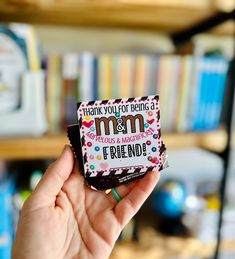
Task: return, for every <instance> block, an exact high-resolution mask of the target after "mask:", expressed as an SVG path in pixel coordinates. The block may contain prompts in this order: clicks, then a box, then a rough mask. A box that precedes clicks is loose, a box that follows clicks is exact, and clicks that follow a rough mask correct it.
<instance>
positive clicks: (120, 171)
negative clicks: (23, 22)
mask: <svg viewBox="0 0 235 259" xmlns="http://www.w3.org/2000/svg"><path fill="white" fill-rule="evenodd" d="M77 114H78V124H77V125H72V126H69V127H68V137H69V139H70V143H71V145H72V148H73V150H74V152H75V154H76V156H77V159H78V160H79V164H80V166H81V170H82V173H83V174H84V177H85V179H86V181H87V183H88V185H89V186H91V187H92V188H94V189H97V190H106V189H110V188H113V187H115V186H118V185H120V184H122V183H128V182H131V181H133V180H136V179H139V178H142V177H143V176H144V175H145V174H146V173H148V172H150V171H160V170H162V169H163V168H165V167H166V166H167V154H166V148H165V145H164V144H163V142H162V140H161V127H160V109H159V97H158V96H146V97H137V98H128V99H115V100H103V101H90V102H80V103H78V104H77Z"/></svg>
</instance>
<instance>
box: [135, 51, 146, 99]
mask: <svg viewBox="0 0 235 259" xmlns="http://www.w3.org/2000/svg"><path fill="white" fill-rule="evenodd" d="M135 63H136V64H135V81H134V96H136V97H138V96H145V95H146V85H147V81H148V79H147V69H148V56H146V55H137V56H136V60H135Z"/></svg>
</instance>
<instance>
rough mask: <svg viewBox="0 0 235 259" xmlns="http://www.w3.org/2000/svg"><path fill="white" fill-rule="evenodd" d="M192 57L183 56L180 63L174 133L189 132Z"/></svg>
mask: <svg viewBox="0 0 235 259" xmlns="http://www.w3.org/2000/svg"><path fill="white" fill-rule="evenodd" d="M192 66H193V58H192V56H189V55H187V56H184V57H182V61H181V69H180V70H181V71H180V79H179V88H178V91H179V93H178V104H177V117H176V126H175V129H176V131H179V132H185V131H188V130H189V111H188V107H189V106H190V94H191V92H190V88H191V86H192Z"/></svg>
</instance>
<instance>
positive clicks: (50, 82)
mask: <svg viewBox="0 0 235 259" xmlns="http://www.w3.org/2000/svg"><path fill="white" fill-rule="evenodd" d="M46 80H47V83H46V85H47V113H48V127H49V132H50V133H52V134H56V133H59V132H60V131H61V119H62V118H63V117H64V115H63V114H65V107H64V105H62V102H61V93H62V90H61V88H62V78H61V56H60V55H59V54H56V53H52V54H50V55H49V56H48V58H47V79H46Z"/></svg>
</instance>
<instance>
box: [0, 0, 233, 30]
mask: <svg viewBox="0 0 235 259" xmlns="http://www.w3.org/2000/svg"><path fill="white" fill-rule="evenodd" d="M217 2H218V1H211V0H199V1H187V0H165V1H164V0H158V1H154V0H96V1H91V0H90V1H89V0H80V1H79V0H78V1H75V0H69V1H67V0H61V1H56V0H50V1H46V0H41V1H37V0H8V1H1V2H0V21H1V22H27V23H34V24H58V25H79V26H93V27H97V26H98V27H107V28H108V27H118V28H131V29H135V28H138V29H150V30H158V31H164V32H166V33H174V32H177V31H182V30H184V29H186V28H189V27H190V26H193V25H195V24H197V23H200V22H201V21H203V20H205V19H207V18H210V17H212V16H214V15H216V14H218V13H219V12H221V11H225V8H223V5H222V6H221V3H222V1H220V2H221V3H220V5H218V3H217ZM232 8H234V5H231V6H230V7H229V10H232ZM229 10H228V7H227V6H226V11H229ZM229 28H230V27H229ZM227 32H228V28H227V27H226V33H227ZM220 33H221V30H220ZM229 33H230V29H229ZM231 33H232V32H231Z"/></svg>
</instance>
